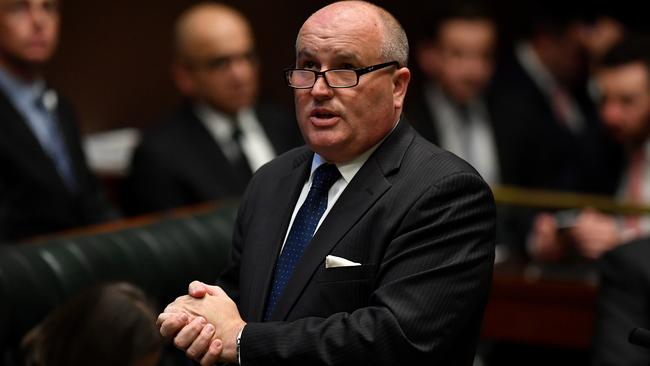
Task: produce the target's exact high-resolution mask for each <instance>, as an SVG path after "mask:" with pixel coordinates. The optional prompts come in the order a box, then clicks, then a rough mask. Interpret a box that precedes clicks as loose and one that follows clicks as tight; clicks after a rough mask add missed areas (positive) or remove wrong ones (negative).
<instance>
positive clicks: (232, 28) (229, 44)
mask: <svg viewBox="0 0 650 366" xmlns="http://www.w3.org/2000/svg"><path fill="white" fill-rule="evenodd" d="M186 33H187V34H186V39H185V41H184V46H185V47H184V51H183V53H184V61H183V62H182V63H181V64H180V65H178V67H177V69H176V81H177V84H178V86H179V88H180V89H181V92H183V93H184V94H186V95H187V96H190V97H191V98H194V99H196V100H200V101H202V102H205V103H207V104H208V105H211V106H212V107H213V108H215V109H217V110H220V111H222V112H225V113H228V114H236V113H237V112H238V111H239V110H240V109H242V108H244V107H248V106H251V105H252V104H253V103H254V102H255V97H256V95H257V83H258V80H257V78H258V64H257V59H256V56H255V53H254V45H253V38H252V35H251V33H250V29H249V28H248V25H247V24H245V23H244V22H243V21H242V20H241V19H239V18H237V17H232V16H229V15H221V14H211V13H206V14H198V15H196V16H195V17H194V19H193V20H192V23H191V24H188V31H187V32H186Z"/></svg>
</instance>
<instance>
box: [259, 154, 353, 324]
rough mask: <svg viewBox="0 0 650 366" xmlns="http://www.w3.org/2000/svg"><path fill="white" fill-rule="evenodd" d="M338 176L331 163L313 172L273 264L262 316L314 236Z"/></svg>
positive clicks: (267, 314)
mask: <svg viewBox="0 0 650 366" xmlns="http://www.w3.org/2000/svg"><path fill="white" fill-rule="evenodd" d="M340 176H341V173H339V170H338V169H337V168H336V165H333V164H322V165H321V166H319V167H318V169H316V171H315V172H314V176H313V179H312V184H311V188H310V189H309V193H308V194H307V199H306V200H305V202H304V203H303V204H302V206H300V209H299V210H298V213H297V214H296V218H295V219H294V220H293V225H291V229H290V231H289V235H288V236H287V241H286V242H285V243H284V248H283V249H282V253H281V254H280V257H279V258H278V262H277V263H276V265H275V274H274V275H273V287H272V288H271V294H270V295H269V298H268V300H267V304H266V311H265V312H264V320H268V319H269V318H270V317H271V314H273V311H274V310H275V307H276V305H277V304H278V300H279V299H280V296H281V295H282V292H283V291H284V288H285V287H286V286H287V283H288V282H289V279H290V278H291V274H292V273H293V270H294V268H295V267H296V264H297V263H298V261H299V260H300V258H301V257H302V254H303V252H304V251H305V248H306V247H307V245H308V244H309V242H310V241H311V238H312V236H314V232H315V231H316V226H317V225H318V222H319V221H320V218H321V216H323V213H324V212H325V209H326V208H327V192H329V190H330V188H331V187H332V185H333V184H334V182H336V181H337V180H338V179H339V177H340Z"/></svg>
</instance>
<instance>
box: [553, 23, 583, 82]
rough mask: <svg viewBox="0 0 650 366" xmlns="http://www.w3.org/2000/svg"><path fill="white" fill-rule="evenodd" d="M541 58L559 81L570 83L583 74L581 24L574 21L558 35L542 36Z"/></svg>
mask: <svg viewBox="0 0 650 366" xmlns="http://www.w3.org/2000/svg"><path fill="white" fill-rule="evenodd" d="M542 44H543V45H544V46H543V48H544V50H545V51H544V56H542V58H543V60H544V61H546V62H545V64H546V66H547V67H548V68H549V70H550V71H551V72H552V73H553V75H554V76H555V77H556V78H557V79H558V81H559V82H561V83H563V84H565V85H572V84H574V83H575V82H576V81H577V80H579V79H580V77H581V76H583V74H584V72H585V68H586V65H587V50H586V49H585V47H584V42H583V37H582V28H581V25H580V24H578V23H576V24H573V25H570V26H568V27H567V29H566V30H565V32H563V33H562V34H558V35H552V36H551V35H549V36H545V37H543V40H542Z"/></svg>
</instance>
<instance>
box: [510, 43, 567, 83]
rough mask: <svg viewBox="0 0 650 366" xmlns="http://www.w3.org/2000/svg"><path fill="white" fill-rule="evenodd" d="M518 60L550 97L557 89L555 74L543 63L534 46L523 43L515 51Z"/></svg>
mask: <svg viewBox="0 0 650 366" xmlns="http://www.w3.org/2000/svg"><path fill="white" fill-rule="evenodd" d="M515 52H516V55H517V59H518V60H519V62H520V63H521V66H522V67H523V68H524V70H526V73H527V74H528V75H530V77H531V78H532V79H533V80H534V82H535V84H537V86H538V87H539V88H540V89H542V90H543V91H544V92H545V93H546V94H548V95H550V94H551V93H552V92H553V90H554V89H555V88H556V87H557V81H556V80H555V78H554V77H553V74H551V72H550V71H549V70H548V68H547V67H546V66H545V65H544V64H543V63H542V61H541V60H540V59H539V56H537V53H535V50H534V49H533V46H532V45H531V44H530V43H528V42H522V43H520V44H519V45H517V48H516V49H515Z"/></svg>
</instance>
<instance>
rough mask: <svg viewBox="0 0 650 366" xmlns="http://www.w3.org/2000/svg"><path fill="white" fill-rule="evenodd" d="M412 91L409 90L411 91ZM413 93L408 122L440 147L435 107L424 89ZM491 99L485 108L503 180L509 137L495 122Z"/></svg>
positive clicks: (415, 89) (407, 110) (407, 115)
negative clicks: (429, 101) (505, 147)
mask: <svg viewBox="0 0 650 366" xmlns="http://www.w3.org/2000/svg"><path fill="white" fill-rule="evenodd" d="M410 90H411V89H409V91H410ZM412 90H414V91H413V92H409V96H408V97H407V102H406V111H405V113H404V114H405V115H406V117H407V120H408V121H409V122H410V123H411V125H412V126H413V128H415V130H416V131H417V132H419V133H420V135H422V137H424V138H425V139H427V140H429V141H431V142H433V143H434V144H436V145H440V131H439V127H438V121H436V118H435V114H434V111H433V107H432V106H431V105H430V103H428V102H427V100H426V93H425V92H424V89H423V88H412ZM489 100H490V99H488V98H483V101H484V103H485V107H486V108H487V112H488V119H489V120H488V121H487V122H488V123H489V127H490V130H491V132H492V137H493V139H494V147H495V148H496V153H497V156H496V161H497V163H498V165H499V166H498V168H499V179H500V180H503V177H504V176H508V173H505V172H504V171H503V169H504V168H507V166H505V164H506V161H507V158H506V157H505V153H506V152H505V149H504V146H506V144H507V143H508V142H507V141H505V139H506V138H507V137H508V136H507V135H506V134H505V131H502V130H501V128H500V127H501V125H499V124H496V123H495V122H494V117H493V116H492V106H491V105H490V104H488V101H489Z"/></svg>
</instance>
